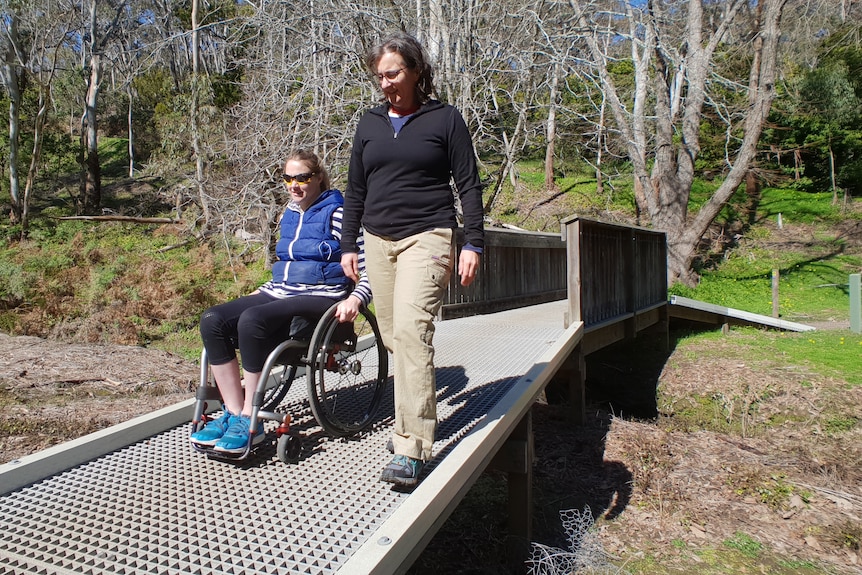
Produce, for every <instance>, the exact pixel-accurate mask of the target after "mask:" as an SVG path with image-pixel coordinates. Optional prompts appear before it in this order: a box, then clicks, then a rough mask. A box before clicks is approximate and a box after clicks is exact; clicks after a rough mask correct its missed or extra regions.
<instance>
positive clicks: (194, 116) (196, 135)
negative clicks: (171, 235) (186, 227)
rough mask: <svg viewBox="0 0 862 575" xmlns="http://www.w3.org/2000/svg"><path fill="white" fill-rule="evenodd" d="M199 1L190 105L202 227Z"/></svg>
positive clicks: (205, 206) (195, 0) (206, 211)
mask: <svg viewBox="0 0 862 575" xmlns="http://www.w3.org/2000/svg"><path fill="white" fill-rule="evenodd" d="M199 4H200V2H199V0H192V105H191V113H190V115H191V118H190V119H191V129H192V149H193V150H194V153H195V180H196V181H197V186H198V199H199V200H200V203H201V211H202V215H203V220H204V226H206V225H208V224H209V222H210V217H211V215H210V208H209V197H208V196H207V192H206V188H205V186H204V155H203V151H202V147H201V135H200V125H199V121H200V118H199V108H200V100H201V86H200V83H201V77H200V44H199V43H200V27H199V24H198V10H199V9H200V6H199Z"/></svg>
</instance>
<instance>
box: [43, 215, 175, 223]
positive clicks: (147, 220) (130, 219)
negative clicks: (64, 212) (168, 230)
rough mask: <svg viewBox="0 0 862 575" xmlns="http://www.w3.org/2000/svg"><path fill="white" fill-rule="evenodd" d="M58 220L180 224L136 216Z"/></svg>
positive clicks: (68, 217) (167, 219) (169, 219)
mask: <svg viewBox="0 0 862 575" xmlns="http://www.w3.org/2000/svg"><path fill="white" fill-rule="evenodd" d="M57 219H60V220H90V221H94V222H133V223H136V224H181V223H183V222H182V220H174V219H172V218H139V217H137V216H63V217H61V218H57Z"/></svg>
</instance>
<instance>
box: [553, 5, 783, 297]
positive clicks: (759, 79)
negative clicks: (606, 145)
mask: <svg viewBox="0 0 862 575" xmlns="http://www.w3.org/2000/svg"><path fill="white" fill-rule="evenodd" d="M787 2H788V0H755V1H752V0H727V1H725V2H712V1H709V0H648V1H647V2H640V1H639V2H634V1H625V2H619V3H607V2H598V1H587V0H569V4H570V6H571V8H572V10H573V11H574V13H575V14H576V15H577V18H578V21H579V26H580V33H581V34H582V35H583V38H584V42H585V50H586V51H587V53H588V54H589V60H588V61H585V65H586V66H588V67H589V69H590V72H591V74H593V76H594V77H595V78H596V82H597V83H598V84H599V85H600V86H601V88H602V91H603V93H604V96H605V97H606V98H607V102H608V105H609V107H610V111H611V114H612V115H613V118H614V123H615V130H617V131H618V134H619V138H620V139H621V140H622V142H623V145H624V146H625V147H626V149H627V155H628V157H629V159H630V161H631V163H632V168H633V171H634V177H635V186H636V191H637V192H638V193H637V203H638V207H639V208H640V209H641V210H642V213H643V215H644V216H645V217H646V218H647V219H648V220H649V221H650V222H651V223H652V225H653V226H654V227H656V228H657V229H660V230H663V231H665V232H666V233H667V244H668V279H669V281H670V282H671V283H673V282H675V281H682V282H685V283H689V284H691V283H694V282H695V281H696V280H697V276H696V274H695V272H694V271H693V269H692V265H693V262H694V260H695V258H696V255H697V247H698V244H699V243H700V241H701V238H702V237H703V235H704V234H705V233H706V231H707V229H708V228H709V226H710V225H711V224H712V222H713V221H714V220H715V218H716V216H717V215H718V213H719V211H720V210H721V208H722V206H723V205H724V204H725V203H726V202H727V201H728V199H729V198H730V197H731V195H732V194H733V193H734V192H735V190H736V189H737V188H738V186H739V185H740V183H741V182H742V181H743V179H744V178H745V176H746V174H747V172H748V171H749V169H750V167H751V165H752V162H753V161H754V160H755V156H756V153H757V143H758V139H759V137H760V134H761V130H762V128H763V124H764V122H765V120H766V118H767V114H768V113H769V109H770V106H771V104H772V100H773V98H774V95H775V82H776V79H777V67H776V62H777V58H778V54H779V47H780V44H779V40H780V35H781V18H782V15H783V13H784V10H785V6H786V4H787ZM609 16H610V19H611V20H612V21H613V22H615V23H618V24H615V25H616V28H615V29H611V30H608V29H607V22H608V20H609ZM609 34H610V35H612V37H613V41H612V42H607V41H606V39H607V36H608V35H609ZM622 46H625V47H627V48H628V50H629V54H628V58H629V59H630V62H631V64H632V66H633V71H632V72H633V74H632V76H633V80H634V92H633V94H632V96H631V99H626V95H625V94H621V91H620V90H619V88H618V86H617V80H616V78H615V77H614V74H613V73H612V69H613V65H614V63H615V62H618V61H619V58H620V57H621V56H622V55H621V54H620V53H619V49H620V47H622ZM719 58H721V59H724V60H730V61H734V62H739V61H742V62H745V63H746V64H747V75H748V77H747V79H745V78H742V77H735V78H722V77H721V76H720V75H719V74H717V73H716V70H717V67H716V64H717V61H718V60H719ZM707 112H710V113H712V114H714V116H715V117H716V118H721V119H722V120H723V121H724V122H725V129H726V148H725V152H724V155H725V159H726V169H727V171H726V174H725V178H724V180H723V181H722V183H721V185H720V186H719V188H718V189H717V190H716V191H715V192H714V193H713V195H712V196H711V197H710V198H709V199H708V200H707V201H706V202H705V203H704V204H703V205H702V206H701V207H700V208H699V210H698V211H697V213H695V214H693V216H689V213H688V207H689V195H690V192H691V185H692V182H693V180H694V177H695V170H696V162H697V159H698V157H699V156H700V153H701V141H700V140H701V134H700V129H701V121H702V118H703V116H704V114H705V113H707Z"/></svg>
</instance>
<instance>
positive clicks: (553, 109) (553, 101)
mask: <svg viewBox="0 0 862 575" xmlns="http://www.w3.org/2000/svg"><path fill="white" fill-rule="evenodd" d="M559 82H560V65H559V63H557V64H554V67H553V72H552V73H551V93H550V95H549V97H548V129H547V140H548V141H547V142H546V145H545V189H546V190H552V189H553V188H554V141H555V140H556V138H557V86H558V84H559Z"/></svg>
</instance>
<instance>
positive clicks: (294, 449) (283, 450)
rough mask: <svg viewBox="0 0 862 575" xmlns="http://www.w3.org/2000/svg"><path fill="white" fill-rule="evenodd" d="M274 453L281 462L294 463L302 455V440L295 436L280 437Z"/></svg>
mask: <svg viewBox="0 0 862 575" xmlns="http://www.w3.org/2000/svg"><path fill="white" fill-rule="evenodd" d="M276 451H277V453H278V459H279V460H280V461H281V462H283V463H296V462H297V461H299V458H300V456H301V455H302V440H300V439H299V438H298V437H297V436H295V435H289V434H286V435H282V436H281V437H279V438H278V445H277V449H276Z"/></svg>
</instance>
